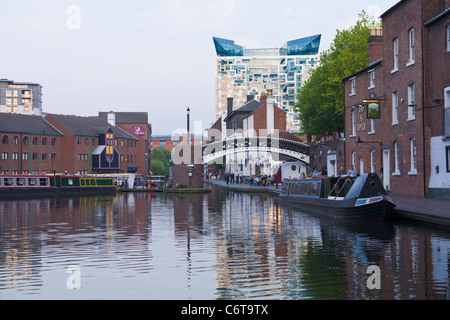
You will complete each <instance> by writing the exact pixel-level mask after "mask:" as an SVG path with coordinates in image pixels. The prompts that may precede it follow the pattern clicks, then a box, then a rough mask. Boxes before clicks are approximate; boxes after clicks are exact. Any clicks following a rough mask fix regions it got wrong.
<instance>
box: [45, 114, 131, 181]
mask: <svg viewBox="0 0 450 320" xmlns="http://www.w3.org/2000/svg"><path fill="white" fill-rule="evenodd" d="M45 120H46V121H47V122H48V123H50V124H51V125H52V126H54V127H55V128H57V129H58V130H59V131H60V132H61V133H62V134H63V136H62V139H61V140H62V146H61V151H60V155H59V157H60V158H61V161H62V164H63V166H62V169H64V171H67V172H69V173H79V174H88V173H110V172H128V171H127V168H128V167H129V166H135V164H136V163H137V158H138V152H137V141H138V139H136V138H135V137H133V136H132V135H130V134H128V133H127V132H125V131H124V130H122V129H120V128H118V127H114V126H112V125H111V124H109V123H108V122H107V121H106V120H104V119H102V118H99V117H81V116H74V115H62V114H47V115H46V116H45ZM108 130H111V131H112V133H113V135H114V147H115V148H116V149H117V151H118V154H119V160H120V167H119V169H116V170H98V168H97V170H94V168H93V167H92V156H93V154H94V150H95V149H96V147H97V146H99V145H102V144H100V141H99V139H100V137H101V136H102V135H103V134H105V133H106V132H108Z"/></svg>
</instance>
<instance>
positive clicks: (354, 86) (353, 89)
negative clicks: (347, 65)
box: [350, 78, 356, 96]
mask: <svg viewBox="0 0 450 320" xmlns="http://www.w3.org/2000/svg"><path fill="white" fill-rule="evenodd" d="M350 84H351V89H350V95H351V96H353V95H354V94H356V79H355V78H351V79H350Z"/></svg>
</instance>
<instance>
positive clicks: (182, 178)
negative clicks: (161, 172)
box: [173, 144, 203, 187]
mask: <svg viewBox="0 0 450 320" xmlns="http://www.w3.org/2000/svg"><path fill="white" fill-rule="evenodd" d="M181 148H182V149H183V153H184V152H189V149H190V151H191V157H190V163H175V165H174V167H173V185H176V184H182V185H183V186H189V185H191V186H196V187H202V186H203V175H202V174H203V165H202V164H201V158H200V161H199V159H198V158H195V153H196V152H197V153H198V154H199V155H200V156H201V152H202V151H201V146H200V145H197V146H191V147H190V148H189V146H186V145H184V146H183V145H181V144H180V145H178V149H176V150H177V151H178V150H180V149H181ZM195 148H197V150H195ZM180 156H181V157H183V154H181V155H180ZM187 158H188V157H187ZM194 159H196V161H194ZM198 162H200V163H198ZM188 164H194V172H193V174H192V176H191V177H189V175H188V171H187V170H188Z"/></svg>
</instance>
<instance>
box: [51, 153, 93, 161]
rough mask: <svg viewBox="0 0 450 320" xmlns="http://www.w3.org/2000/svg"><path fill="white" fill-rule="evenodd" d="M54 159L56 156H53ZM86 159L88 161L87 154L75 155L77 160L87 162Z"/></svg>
mask: <svg viewBox="0 0 450 320" xmlns="http://www.w3.org/2000/svg"><path fill="white" fill-rule="evenodd" d="M55 157H56V154H55ZM88 159H89V155H88V154H82V153H80V154H78V155H77V160H80V161H87V160H88Z"/></svg>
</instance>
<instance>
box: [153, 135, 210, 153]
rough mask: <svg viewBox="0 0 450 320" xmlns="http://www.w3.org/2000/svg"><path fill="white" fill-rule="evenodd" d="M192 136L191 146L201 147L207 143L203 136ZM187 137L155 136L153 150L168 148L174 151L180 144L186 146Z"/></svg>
mask: <svg viewBox="0 0 450 320" xmlns="http://www.w3.org/2000/svg"><path fill="white" fill-rule="evenodd" d="M190 136H191V144H193V145H201V144H203V143H205V142H206V141H205V140H204V139H203V137H202V136H201V135H195V134H193V133H191V134H190ZM186 137H187V136H186V134H178V133H173V134H172V135H169V134H162V135H153V136H152V145H151V148H152V149H153V148H166V149H167V150H170V151H172V150H173V148H174V147H175V146H177V145H178V144H186V139H187V138H186Z"/></svg>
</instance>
